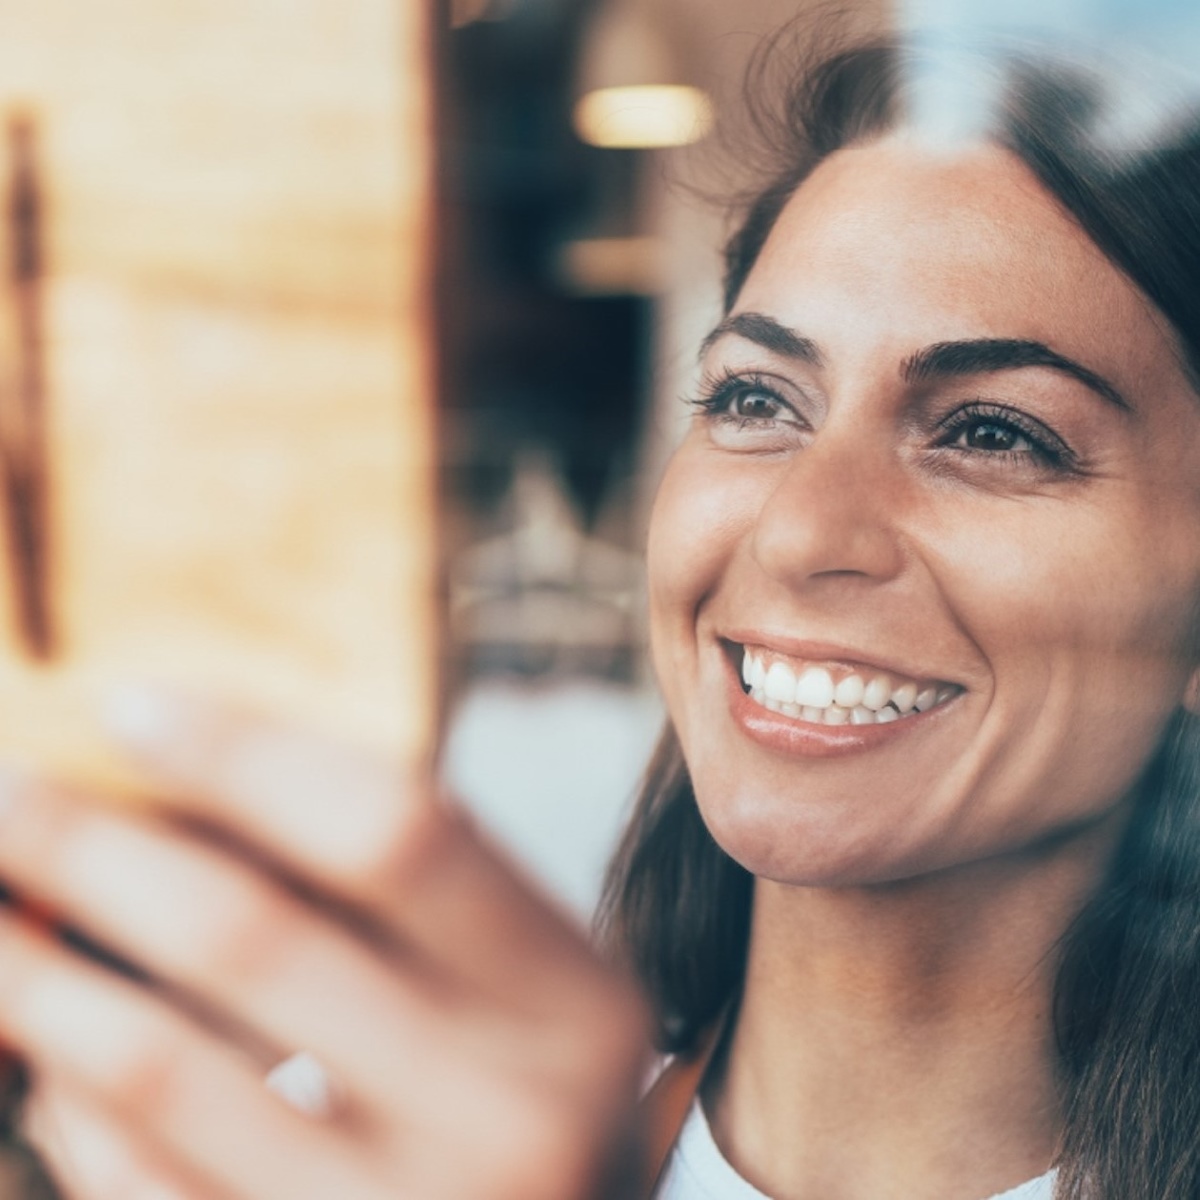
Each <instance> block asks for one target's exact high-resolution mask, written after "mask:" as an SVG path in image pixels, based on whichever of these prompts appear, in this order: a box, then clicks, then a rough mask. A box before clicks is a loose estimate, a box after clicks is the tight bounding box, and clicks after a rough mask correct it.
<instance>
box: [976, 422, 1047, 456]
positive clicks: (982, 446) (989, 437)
mask: <svg viewBox="0 0 1200 1200" xmlns="http://www.w3.org/2000/svg"><path fill="white" fill-rule="evenodd" d="M958 444H959V445H960V446H965V447H966V448H967V449H970V450H987V451H992V452H997V451H998V452H1000V453H1008V454H1012V453H1017V454H1028V453H1030V452H1031V451H1032V450H1033V449H1034V447H1033V443H1032V442H1030V440H1029V439H1028V438H1027V437H1026V436H1025V435H1024V434H1023V433H1022V432H1021V431H1020V430H1019V429H1014V428H1013V427H1012V426H1011V425H1005V424H1002V423H1001V422H999V421H972V422H971V423H970V424H969V425H968V426H967V427H966V428H964V429H963V430H961V431H960V433H959V435H958Z"/></svg>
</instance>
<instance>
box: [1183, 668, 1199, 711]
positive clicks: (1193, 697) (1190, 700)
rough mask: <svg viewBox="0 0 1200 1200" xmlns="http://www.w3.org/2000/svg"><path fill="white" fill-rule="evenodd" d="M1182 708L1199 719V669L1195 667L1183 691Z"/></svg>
mask: <svg viewBox="0 0 1200 1200" xmlns="http://www.w3.org/2000/svg"><path fill="white" fill-rule="evenodd" d="M1183 707H1184V708H1186V709H1187V710H1188V712H1190V713H1191V714H1192V715H1193V716H1195V717H1200V667H1197V668H1196V669H1195V670H1194V671H1193V672H1192V674H1191V677H1190V678H1189V679H1188V681H1187V687H1186V688H1184V689H1183Z"/></svg>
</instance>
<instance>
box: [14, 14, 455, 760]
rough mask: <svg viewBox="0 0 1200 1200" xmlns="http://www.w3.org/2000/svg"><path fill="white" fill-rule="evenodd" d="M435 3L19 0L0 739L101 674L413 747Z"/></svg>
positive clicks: (41, 749) (84, 724)
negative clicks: (428, 7)
mask: <svg viewBox="0 0 1200 1200" xmlns="http://www.w3.org/2000/svg"><path fill="white" fill-rule="evenodd" d="M426 16H427V14H426V13H425V12H424V10H423V6H422V5H420V4H418V3H415V2H409V0H354V2H353V3H349V4H347V3H345V2H344V0H305V2H304V3H296V2H295V0H187V2H185V3H180V4H169V5H164V4H162V3H160V2H158V0H89V3H87V4H79V3H78V2H77V0H38V2H37V3H26V2H18V0H0V193H2V195H3V204H2V206H0V471H2V474H3V487H2V488H0V502H2V503H3V506H4V517H3V520H2V521H0V550H2V554H0V756H4V757H12V756H13V755H16V756H17V757H19V758H22V759H34V760H36V761H41V762H48V763H49V764H50V765H52V766H56V767H59V768H60V769H62V768H66V769H71V770H73V769H77V768H78V769H86V770H88V771H90V772H93V773H94V772H95V771H96V770H107V769H108V768H107V766H103V765H102V764H103V762H104V750H103V747H102V743H101V742H100V741H98V740H97V736H96V733H95V730H96V727H97V726H96V721H95V697H96V695H97V692H98V691H99V690H102V688H103V686H104V685H105V684H106V683H107V682H109V681H111V680H115V679H133V680H165V681H175V682H181V683H183V684H185V685H187V686H190V687H196V688H200V689H202V690H205V691H209V692H213V693H215V694H218V695H223V696H228V697H232V698H235V699H237V698H240V699H244V700H247V701H249V702H250V703H252V704H254V705H257V706H265V707H267V708H270V709H273V710H276V711H281V712H283V713H285V714H289V715H292V716H295V717H297V718H298V719H300V720H302V721H307V722H309V723H312V724H314V725H317V726H321V727H325V728H330V729H334V730H336V731H338V732H341V733H343V734H346V735H347V736H350V737H352V738H356V739H368V740H370V741H373V742H382V743H384V744H386V745H388V746H389V747H391V748H392V749H395V750H397V751H399V752H401V753H419V752H420V751H421V750H423V749H424V748H426V747H427V746H428V744H429V741H430V726H431V722H432V713H433V703H432V695H433V673H434V667H435V663H434V649H433V648H434V645H435V638H434V636H433V633H434V628H433V626H434V622H433V615H432V613H433V586H432V578H433V559H434V555H433V546H432V519H431V511H430V505H431V499H430V498H431V495H432V483H431V478H432V471H431V458H432V454H431V405H432V392H433V388H432V371H431V365H430V363H431V354H430V350H429V345H428V330H429V321H428V313H427V310H426V300H425V297H426V295H427V291H428V289H427V284H428V270H429V262H428V248H429V244H430V236H429V232H430V231H429V222H430V200H429V196H430V179H431V167H430V145H429V126H430V120H429V107H428V106H429V87H428V83H427V72H428V64H429V58H430V56H429V53H428V49H427V46H426V39H427V32H428V31H427V29H426V27H425V20H426Z"/></svg>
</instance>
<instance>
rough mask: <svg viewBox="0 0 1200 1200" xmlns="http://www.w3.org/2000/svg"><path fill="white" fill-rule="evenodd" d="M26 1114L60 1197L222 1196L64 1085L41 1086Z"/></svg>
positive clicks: (164, 1199) (147, 1199) (192, 1199)
mask: <svg viewBox="0 0 1200 1200" xmlns="http://www.w3.org/2000/svg"><path fill="white" fill-rule="evenodd" d="M26 1113H27V1115H26V1119H25V1122H24V1130H25V1133H26V1136H27V1137H28V1139H29V1141H30V1142H31V1143H32V1144H33V1146H34V1147H35V1148H36V1149H37V1150H38V1152H39V1154H40V1155H41V1157H42V1159H43V1161H44V1162H45V1163H46V1166H47V1167H48V1168H49V1169H50V1171H51V1172H52V1173H53V1176H54V1180H55V1183H56V1184H57V1186H58V1189H59V1190H60V1192H61V1193H62V1195H63V1197H64V1200H225V1195H226V1193H221V1192H218V1191H217V1190H216V1188H215V1187H214V1186H213V1185H211V1184H207V1183H201V1182H200V1181H199V1180H196V1179H192V1180H190V1181H185V1180H184V1178H183V1174H184V1173H183V1172H182V1170H181V1169H180V1168H179V1167H178V1166H177V1165H170V1164H168V1163H167V1162H165V1161H164V1160H163V1157H162V1156H161V1155H157V1154H155V1153H154V1152H153V1150H152V1149H150V1148H149V1147H147V1146H146V1145H145V1144H144V1143H143V1142H142V1141H141V1140H140V1139H138V1138H136V1137H135V1136H134V1135H132V1134H131V1133H129V1132H127V1131H126V1130H124V1129H122V1128H121V1127H120V1126H119V1125H118V1124H117V1123H116V1122H114V1121H111V1120H109V1119H108V1118H107V1117H105V1115H104V1113H103V1112H102V1111H101V1110H99V1109H98V1108H97V1107H96V1106H95V1105H94V1104H92V1103H90V1102H89V1101H88V1100H87V1099H86V1097H84V1096H82V1095H81V1094H80V1093H79V1092H77V1091H75V1090H73V1089H71V1088H69V1087H68V1086H66V1085H63V1084H58V1085H54V1084H46V1083H43V1084H41V1085H39V1087H38V1090H37V1092H36V1093H35V1095H34V1096H33V1098H32V1099H31V1101H30V1103H29V1105H28V1106H27V1109H26Z"/></svg>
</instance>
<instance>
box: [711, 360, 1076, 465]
mask: <svg viewBox="0 0 1200 1200" xmlns="http://www.w3.org/2000/svg"><path fill="white" fill-rule="evenodd" d="M755 392H758V393H761V394H762V395H764V396H766V397H768V398H770V399H771V400H772V401H774V403H775V404H777V405H778V406H779V407H780V409H782V410H784V411H785V412H791V413H792V414H793V415H795V416H797V421H787V422H786V423H788V424H794V423H798V420H799V419H798V415H797V414H796V413H795V409H794V408H793V407H792V405H791V404H789V403H788V402H787V401H786V400H785V399H784V398H783V397H782V396H781V395H780V394H779V391H778V389H777V388H775V387H773V386H772V385H771V383H770V382H769V381H768V380H767V379H766V377H765V376H762V375H759V374H756V373H749V374H743V373H740V372H737V371H734V370H731V369H729V368H726V369H725V370H723V371H722V372H721V373H720V374H719V375H716V376H709V377H706V378H705V379H704V380H703V381H702V383H701V387H700V393H699V395H697V396H695V397H694V398H692V399H691V400H689V402H688V403H689V404H690V405H691V407H692V408H693V409H695V410H696V411H697V412H699V413H701V414H702V415H703V416H704V417H706V418H707V419H709V420H714V421H720V422H721V423H722V424H726V425H732V426H733V427H734V428H736V429H739V430H744V429H747V428H751V427H754V426H758V427H760V428H762V427H764V426H769V425H774V424H775V421H776V418H770V417H747V416H737V415H736V414H734V413H732V412H731V411H730V408H731V407H732V405H733V402H734V401H735V400H736V399H737V398H738V397H739V396H743V395H747V394H750V393H755ZM979 425H995V426H998V427H999V428H1001V429H1004V430H1008V431H1010V432H1012V433H1015V434H1017V435H1019V436H1020V437H1021V438H1023V439H1024V440H1025V441H1026V442H1027V443H1028V446H1029V448H1028V449H1026V450H974V449H971V448H969V447H956V446H955V445H954V442H955V441H956V439H958V438H959V437H960V436H962V435H963V434H964V433H965V432H966V431H967V430H969V429H971V428H972V427H973V426H979ZM937 430H938V434H939V438H938V442H937V446H938V448H941V449H947V450H958V451H959V452H961V453H963V454H968V455H973V456H983V457H986V458H990V459H999V460H1001V461H1002V462H1006V461H1007V462H1014V463H1016V462H1021V461H1024V462H1026V463H1028V462H1029V461H1030V460H1034V461H1035V462H1037V463H1038V464H1039V465H1041V466H1044V467H1047V468H1050V469H1058V470H1064V471H1066V470H1072V469H1074V468H1076V467H1077V465H1078V460H1077V457H1076V455H1075V453H1074V451H1072V450H1071V448H1070V446H1068V445H1067V443H1066V442H1064V441H1063V440H1062V438H1060V437H1059V436H1058V435H1057V434H1056V433H1054V432H1053V430H1051V429H1049V428H1048V427H1047V426H1045V425H1043V424H1042V422H1041V421H1037V420H1035V419H1034V418H1032V417H1030V416H1028V415H1026V414H1025V413H1023V412H1021V411H1020V410H1019V409H1015V408H1010V407H1009V406H1008V405H1005V404H995V403H990V402H987V401H978V400H977V401H970V402H968V403H966V404H963V405H962V406H961V407H959V408H957V409H955V410H954V411H953V412H952V413H950V414H949V415H948V416H946V417H944V418H943V419H942V420H941V421H940V422H939V423H938V426H937Z"/></svg>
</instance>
